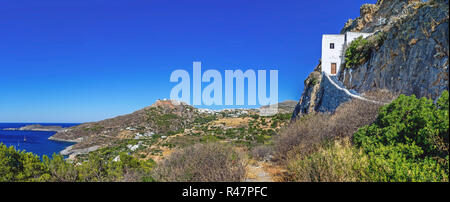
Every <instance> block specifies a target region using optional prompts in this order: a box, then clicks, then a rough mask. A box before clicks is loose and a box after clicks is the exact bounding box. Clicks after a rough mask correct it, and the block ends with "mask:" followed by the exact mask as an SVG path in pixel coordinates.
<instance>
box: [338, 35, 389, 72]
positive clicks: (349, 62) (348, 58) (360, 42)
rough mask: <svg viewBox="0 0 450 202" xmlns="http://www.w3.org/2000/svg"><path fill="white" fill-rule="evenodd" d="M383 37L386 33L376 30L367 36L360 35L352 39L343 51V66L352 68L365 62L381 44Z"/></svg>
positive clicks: (384, 37)
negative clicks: (373, 33)
mask: <svg viewBox="0 0 450 202" xmlns="http://www.w3.org/2000/svg"><path fill="white" fill-rule="evenodd" d="M385 39H386V33H385V32H378V33H376V34H375V35H372V36H369V37H367V38H363V37H362V36H360V37H358V38H356V39H355V40H353V41H352V42H351V43H350V45H349V47H347V49H346V51H345V67H346V68H353V67H356V66H359V65H363V64H364V63H366V62H367V61H368V60H369V59H370V55H371V54H372V52H373V51H376V50H378V48H379V47H380V46H381V45H383V42H384V40H385Z"/></svg>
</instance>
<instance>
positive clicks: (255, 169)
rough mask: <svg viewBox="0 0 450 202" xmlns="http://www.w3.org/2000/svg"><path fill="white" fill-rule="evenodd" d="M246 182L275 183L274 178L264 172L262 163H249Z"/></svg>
mask: <svg viewBox="0 0 450 202" xmlns="http://www.w3.org/2000/svg"><path fill="white" fill-rule="evenodd" d="M245 181H246V182H274V180H273V178H272V176H271V175H270V174H269V173H268V172H266V171H265V170H264V166H263V163H262V162H255V163H249V165H248V166H247V179H245Z"/></svg>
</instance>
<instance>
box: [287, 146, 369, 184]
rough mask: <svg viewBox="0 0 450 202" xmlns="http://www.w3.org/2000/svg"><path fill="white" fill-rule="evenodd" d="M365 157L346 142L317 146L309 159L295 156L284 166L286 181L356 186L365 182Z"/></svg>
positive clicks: (366, 158) (366, 162)
mask: <svg viewBox="0 0 450 202" xmlns="http://www.w3.org/2000/svg"><path fill="white" fill-rule="evenodd" d="M368 166H369V161H368V157H367V155H365V154H364V153H363V152H362V151H361V150H358V149H356V148H355V147H352V145H351V143H350V141H349V140H348V138H345V139H344V140H339V141H335V142H334V143H332V144H330V145H322V146H320V147H319V148H318V149H317V151H316V152H314V153H311V154H310V155H308V156H303V155H297V156H295V157H294V158H292V159H291V160H290V161H289V162H288V165H287V170H288V173H289V175H288V176H287V177H286V179H285V180H287V181H296V182H357V181H364V180H365V179H366V176H367V175H366V173H365V172H366V170H367V168H368Z"/></svg>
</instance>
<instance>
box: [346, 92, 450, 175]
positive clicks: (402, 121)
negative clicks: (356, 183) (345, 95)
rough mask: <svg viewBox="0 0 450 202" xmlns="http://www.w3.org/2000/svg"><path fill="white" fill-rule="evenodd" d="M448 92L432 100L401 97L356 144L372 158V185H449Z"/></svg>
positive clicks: (356, 138)
mask: <svg viewBox="0 0 450 202" xmlns="http://www.w3.org/2000/svg"><path fill="white" fill-rule="evenodd" d="M448 127H449V116H448V92H447V91H445V92H443V94H442V96H441V98H439V100H438V101H437V102H436V104H433V101H432V100H429V99H426V98H421V99H417V98H416V97H415V96H414V95H412V96H405V95H400V96H399V98H397V99H396V100H395V101H393V102H392V103H391V104H389V105H387V106H384V107H383V108H382V109H381V110H380V113H379V116H378V117H377V119H376V121H375V122H374V123H373V124H372V125H370V126H365V127H363V128H361V129H360V130H358V132H357V133H355V135H354V142H355V143H356V145H357V146H359V147H361V148H362V149H363V150H364V151H365V152H366V153H367V154H368V155H369V157H370V161H369V162H370V170H369V172H370V180H371V181H448V173H449V163H448V158H449V157H448V145H449V139H448Z"/></svg>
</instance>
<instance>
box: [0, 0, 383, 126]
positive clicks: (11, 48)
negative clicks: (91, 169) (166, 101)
mask: <svg viewBox="0 0 450 202" xmlns="http://www.w3.org/2000/svg"><path fill="white" fill-rule="evenodd" d="M375 2H376V0H340V1H335V0H319V1H300V0H292V1H284V0H280V1H265V0H258V1H256V0H255V1H246V0H226V1H222V0H216V1H211V0H202V1H197V0H191V1H174V0H170V1H168V0H160V1H149V0H145V1H144V0H139V1H138V0H115V1H112V0H108V1H107V0H67V1H60V0H39V1H36V0H2V1H0V19H1V20H0V122H87V121H98V120H102V119H105V118H110V117H114V116H117V115H122V114H127V113H130V112H133V111H135V110H138V109H141V108H143V107H145V106H148V105H151V104H152V103H154V102H155V100H157V99H160V98H161V99H162V98H168V97H169V95H170V90H171V89H172V87H173V86H175V85H176V83H170V82H169V78H170V74H171V73H172V71H174V70H176V69H185V70H187V71H189V72H190V71H192V62H193V61H201V62H202V70H207V69H217V70H219V71H221V72H222V75H224V74H223V71H224V70H225V69H232V70H236V69H242V70H246V69H254V70H257V69H266V70H270V69H277V70H278V71H279V84H278V85H279V101H283V100H298V99H299V98H300V96H301V93H302V90H303V81H304V79H305V78H306V77H307V75H308V74H309V73H310V72H311V71H312V69H313V68H314V67H315V66H316V65H317V63H318V60H319V58H320V46H321V37H322V36H321V35H322V34H324V33H339V31H340V30H341V28H342V27H343V25H344V23H345V22H346V21H347V20H348V19H349V18H355V17H358V16H359V7H360V6H361V5H362V4H364V3H375ZM191 77H192V74H191ZM191 79H192V78H191ZM205 85H207V83H206V84H203V86H205ZM200 107H202V106H200ZM226 107H227V108H232V107H236V106H226ZM244 107H245V106H244Z"/></svg>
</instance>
